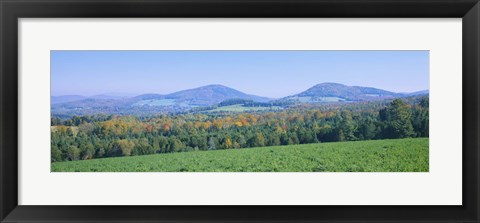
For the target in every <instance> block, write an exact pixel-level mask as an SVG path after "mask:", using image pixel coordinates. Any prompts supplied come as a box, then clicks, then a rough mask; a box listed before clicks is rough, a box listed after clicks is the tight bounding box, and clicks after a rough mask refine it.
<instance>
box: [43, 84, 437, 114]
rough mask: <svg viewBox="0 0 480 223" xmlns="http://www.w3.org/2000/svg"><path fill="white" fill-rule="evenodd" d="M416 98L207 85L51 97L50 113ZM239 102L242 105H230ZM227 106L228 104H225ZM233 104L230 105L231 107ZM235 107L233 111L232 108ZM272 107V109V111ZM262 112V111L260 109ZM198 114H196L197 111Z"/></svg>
mask: <svg viewBox="0 0 480 223" xmlns="http://www.w3.org/2000/svg"><path fill="white" fill-rule="evenodd" d="M417 95H428V90H424V91H418V92H413V93H395V92H390V91H386V90H382V89H378V88H372V87H361V86H347V85H343V84H338V83H321V84H317V85H315V86H313V87H311V88H309V89H307V90H305V91H303V92H301V93H299V94H295V95H291V96H288V97H284V98H281V99H276V100H275V99H270V98H267V97H261V96H256V95H251V94H247V93H244V92H241V91H238V90H236V89H233V88H230V87H226V86H223V85H218V84H215V85H207V86H202V87H198V88H193V89H187V90H182V91H178V92H174V93H171V94H166V95H161V94H142V95H138V96H135V97H128V98H127V97H106V96H101V97H100V96H93V97H84V96H80V95H66V96H56V97H52V103H51V111H52V114H53V115H62V116H65V115H87V114H98V113H106V114H119V115H124V114H139V115H145V114H155V113H165V112H185V111H189V110H191V109H194V108H195V109H197V108H201V109H200V110H202V111H207V110H209V109H210V110H215V111H217V110H219V111H220V110H226V111H227V110H228V111H229V110H232V109H230V108H229V109H217V108H220V107H223V106H233V107H234V108H235V109H234V110H239V111H240V110H245V109H244V108H239V106H241V107H256V108H255V109H252V108H249V109H247V110H258V107H272V106H273V107H274V108H275V109H282V107H285V106H288V105H292V104H299V103H330V102H335V103H338V102H361V101H379V100H388V99H393V98H403V97H410V96H417ZM234 101H243V103H236V104H235V103H233V102H234ZM226 102H228V103H226ZM232 103H233V104H232ZM235 106H236V107H235ZM278 106H280V107H278ZM273 107H272V108H273ZM262 109H263V108H262ZM200 110H199V111H200Z"/></svg>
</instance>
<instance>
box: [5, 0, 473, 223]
mask: <svg viewBox="0 0 480 223" xmlns="http://www.w3.org/2000/svg"><path fill="white" fill-rule="evenodd" d="M0 14H1V17H0V19H1V21H0V24H1V25H0V36H1V50H0V57H1V59H0V67H1V75H0V83H1V90H0V104H1V108H0V109H1V111H0V133H1V134H0V179H1V184H0V196H1V197H0V220H1V222H479V219H480V217H479V214H480V213H479V201H480V199H479V198H480V197H479V195H480V193H479V192H480V191H479V190H480V185H479V180H480V178H479V173H480V171H479V163H480V156H479V151H478V149H479V139H478V136H479V131H478V128H479V115H480V113H479V86H480V83H479V71H480V70H479V69H480V67H479V58H480V48H479V47H480V44H479V41H480V37H479V35H480V33H479V32H480V5H479V3H478V0H221V1H220V0H142V1H136V0H117V1H109V0H98V1H95V0H62V1H59V0H36V1H34V0H0ZM74 17H82V18H83V17H85V18H123V17H126V18H131V17H190V18H192V17H212V18H227V17H250V18H251V17H259V18H266V17H268V18H277V17H279V18H281V17H285V18H292V17H348V18H357V17H358V18H366V17H369V18H462V21H463V24H462V32H463V33H462V35H463V37H462V38H463V39H462V41H463V43H462V44H463V46H462V47H463V55H462V57H463V64H462V66H463V74H462V75H463V77H462V78H463V80H462V84H463V89H462V94H463V101H462V104H463V107H462V109H463V117H462V123H463V148H462V149H463V176H462V177H463V182H462V184H463V205H461V206H24V205H18V198H17V195H18V188H17V187H18V154H17V151H18V142H17V140H18V131H19V130H20V129H19V128H18V122H17V120H18V87H17V86H18V73H17V72H18V67H17V64H18V39H17V38H18V23H17V21H18V19H19V18H74ZM352 38H354V37H352ZM457 121H459V120H457ZM392 193H394V192H392ZM439 196H441V195H439Z"/></svg>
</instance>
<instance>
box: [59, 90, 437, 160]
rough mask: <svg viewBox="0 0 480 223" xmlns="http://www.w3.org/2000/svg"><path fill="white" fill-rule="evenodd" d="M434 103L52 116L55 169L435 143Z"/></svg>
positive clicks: (425, 99)
mask: <svg viewBox="0 0 480 223" xmlns="http://www.w3.org/2000/svg"><path fill="white" fill-rule="evenodd" d="M428 117H429V103H428V96H424V97H419V98H415V100H403V99H395V100H393V101H391V102H390V103H389V104H386V105H385V104H384V103H379V102H362V103H347V104H341V105H331V106H327V107H325V106H318V105H312V104H304V105H299V106H293V107H289V108H288V109H283V110H278V111H269V110H266V111H258V110H257V111H255V112H213V113H208V112H188V113H172V114H160V115H153V116H146V117H140V116H117V115H92V116H74V117H73V118H70V119H60V118H58V117H52V123H51V124H52V127H51V133H52V135H51V147H52V149H51V158H52V162H59V161H72V160H84V159H95V158H105V157H117V156H133V155H146V154H155V153H175V152H188V151H195V150H222V149H240V148H250V147H264V146H277V145H295V144H307V143H322V142H340V141H357V140H371V139H395V138H410V137H428V136H429V130H428V129H429V124H428V123H429V120H428Z"/></svg>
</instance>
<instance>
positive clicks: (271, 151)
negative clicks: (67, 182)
mask: <svg viewBox="0 0 480 223" xmlns="http://www.w3.org/2000/svg"><path fill="white" fill-rule="evenodd" d="M428 164H429V156H428V138H416V139H391V140H373V141H357V142H335V143H318V144H305V145H290V146H272V147H259V148H248V149H230V150H215V151H198V152H185V153H170V154H156V155H146V156H132V157H116V158H105V159H94V160H84V161H71V162H59V163H52V172H428V171H429V165H428Z"/></svg>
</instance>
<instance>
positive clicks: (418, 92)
mask: <svg viewBox="0 0 480 223" xmlns="http://www.w3.org/2000/svg"><path fill="white" fill-rule="evenodd" d="M426 94H430V90H423V91H415V92H411V93H405V95H408V96H416V95H426Z"/></svg>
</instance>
